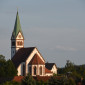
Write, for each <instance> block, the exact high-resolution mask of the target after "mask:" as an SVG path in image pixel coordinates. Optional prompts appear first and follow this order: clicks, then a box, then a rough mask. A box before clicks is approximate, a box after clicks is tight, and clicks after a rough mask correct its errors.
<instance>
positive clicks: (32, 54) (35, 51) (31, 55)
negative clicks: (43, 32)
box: [26, 48, 45, 74]
mask: <svg viewBox="0 0 85 85" xmlns="http://www.w3.org/2000/svg"><path fill="white" fill-rule="evenodd" d="M35 54H38V55H39V57H40V58H41V59H42V61H43V62H45V61H44V60H43V58H42V57H41V55H40V54H39V52H38V50H37V49H36V48H35V49H34V50H33V52H32V53H31V54H30V55H29V56H28V58H27V60H26V74H27V73H28V70H27V69H28V66H27V65H28V64H29V62H30V61H31V59H32V58H33V56H34V55H35Z"/></svg>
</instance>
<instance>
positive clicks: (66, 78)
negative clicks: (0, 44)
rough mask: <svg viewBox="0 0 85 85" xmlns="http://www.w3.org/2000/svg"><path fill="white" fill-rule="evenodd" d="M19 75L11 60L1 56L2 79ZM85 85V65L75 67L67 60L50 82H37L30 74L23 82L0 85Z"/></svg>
mask: <svg viewBox="0 0 85 85" xmlns="http://www.w3.org/2000/svg"><path fill="white" fill-rule="evenodd" d="M16 75H17V70H16V69H15V67H14V65H13V63H12V61H11V60H5V57H4V56H3V55H0V78H13V77H14V76H16ZM78 83H80V84H79V85H85V65H79V66H78V65H75V64H74V63H72V62H71V61H69V60H67V62H66V65H65V67H63V68H58V74H57V75H56V74H54V75H53V76H52V77H51V78H50V79H49V80H48V81H46V82H44V81H37V80H34V79H33V77H32V76H31V75H30V74H28V75H27V76H26V77H24V78H23V79H22V81H21V82H20V83H19V82H14V81H11V80H10V81H5V82H3V83H1V84H0V85H78Z"/></svg>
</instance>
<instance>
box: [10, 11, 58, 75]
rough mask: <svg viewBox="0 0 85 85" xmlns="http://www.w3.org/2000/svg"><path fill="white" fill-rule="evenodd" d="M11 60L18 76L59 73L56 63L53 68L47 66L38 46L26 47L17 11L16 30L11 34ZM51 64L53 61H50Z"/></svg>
mask: <svg viewBox="0 0 85 85" xmlns="http://www.w3.org/2000/svg"><path fill="white" fill-rule="evenodd" d="M11 60H12V61H13V63H14V65H15V67H16V69H17V71H18V73H17V75H18V76H20V75H21V76H26V75H27V74H28V73H30V74H31V75H32V76H37V75H39V76H52V75H53V74H54V73H55V74H57V67H56V65H55V64H54V65H53V66H52V69H49V68H48V67H46V63H45V60H44V58H43V56H42V55H41V53H40V52H39V50H38V49H37V48H36V47H26V48H24V36H23V32H22V29H21V25H20V20H19V15H18V12H17V15H16V20H15V26H14V30H13V32H12V36H11ZM50 64H51V63H50Z"/></svg>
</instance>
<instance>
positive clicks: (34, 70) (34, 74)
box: [34, 66, 36, 75]
mask: <svg viewBox="0 0 85 85" xmlns="http://www.w3.org/2000/svg"><path fill="white" fill-rule="evenodd" d="M34 75H36V66H35V67H34Z"/></svg>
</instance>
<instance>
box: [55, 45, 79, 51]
mask: <svg viewBox="0 0 85 85" xmlns="http://www.w3.org/2000/svg"><path fill="white" fill-rule="evenodd" d="M56 49H59V50H64V51H77V49H76V48H73V47H67V46H62V45H57V46H56Z"/></svg>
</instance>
